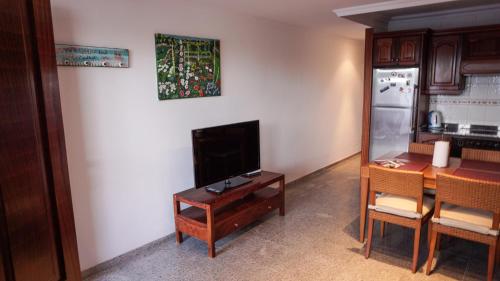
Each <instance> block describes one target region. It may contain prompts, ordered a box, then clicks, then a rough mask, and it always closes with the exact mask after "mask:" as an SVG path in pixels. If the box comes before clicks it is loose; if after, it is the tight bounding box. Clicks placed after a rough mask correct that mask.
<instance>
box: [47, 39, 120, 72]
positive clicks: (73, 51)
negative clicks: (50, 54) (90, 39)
mask: <svg viewBox="0 0 500 281" xmlns="http://www.w3.org/2000/svg"><path fill="white" fill-rule="evenodd" d="M56 60H57V65H59V66H89V67H119V68H127V67H128V66H129V63H128V50H127V49H118V48H103V47H89V46H78V45H66V44H56Z"/></svg>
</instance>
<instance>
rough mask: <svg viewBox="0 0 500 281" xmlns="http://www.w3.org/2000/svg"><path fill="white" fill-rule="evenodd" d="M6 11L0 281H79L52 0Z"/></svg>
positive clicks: (0, 45)
mask: <svg viewBox="0 0 500 281" xmlns="http://www.w3.org/2000/svg"><path fill="white" fill-rule="evenodd" d="M0 15H1V20H0V39H1V40H0V49H1V52H0V73H1V75H0V92H1V93H0V135H1V136H2V138H0V183H1V184H0V195H1V196H0V199H1V201H2V202H1V203H2V210H3V221H0V227H1V229H0V235H1V234H2V233H3V234H5V236H6V237H7V239H2V240H8V242H3V243H2V244H1V247H2V248H1V251H2V261H3V263H2V271H3V274H2V278H4V279H0V280H9V281H10V280H16V281H23V280H80V272H79V271H80V269H79V263H78V254H77V250H76V237H75V231H74V222H73V214H72V206H71V196H70V189H69V181H68V171H67V164H66V153H65V150H64V147H65V145H64V137H63V131H62V119H61V118H62V117H61V110H60V102H59V92H58V86H57V84H58V81H57V68H56V65H55V53H54V40H53V34H52V23H51V13H50V3H49V1H47V0H33V1H17V0H5V1H2V2H1V4H0ZM7 258H8V260H6V259H7ZM9 272H10V275H9Z"/></svg>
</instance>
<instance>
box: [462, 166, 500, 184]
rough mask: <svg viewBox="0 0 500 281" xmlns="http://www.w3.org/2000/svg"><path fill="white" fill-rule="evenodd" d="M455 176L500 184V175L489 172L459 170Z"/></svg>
mask: <svg viewBox="0 0 500 281" xmlns="http://www.w3.org/2000/svg"><path fill="white" fill-rule="evenodd" d="M453 175H454V176H457V177H464V178H471V179H476V180H484V181H495V182H500V173H492V172H487V171H480V170H473V169H465V168H458V169H457V170H455V172H454V173H453Z"/></svg>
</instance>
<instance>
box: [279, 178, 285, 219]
mask: <svg viewBox="0 0 500 281" xmlns="http://www.w3.org/2000/svg"><path fill="white" fill-rule="evenodd" d="M279 189H280V196H281V206H280V216H284V215H285V178H284V177H283V179H282V180H280V186H279Z"/></svg>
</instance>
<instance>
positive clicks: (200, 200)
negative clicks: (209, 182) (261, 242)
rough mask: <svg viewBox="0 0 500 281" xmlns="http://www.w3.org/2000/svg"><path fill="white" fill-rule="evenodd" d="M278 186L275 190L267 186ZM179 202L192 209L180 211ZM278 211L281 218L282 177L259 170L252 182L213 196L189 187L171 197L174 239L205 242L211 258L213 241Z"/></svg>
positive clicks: (283, 199)
mask: <svg viewBox="0 0 500 281" xmlns="http://www.w3.org/2000/svg"><path fill="white" fill-rule="evenodd" d="M274 183H279V186H278V187H270V186H269V185H271V184H274ZM181 202H182V203H185V204H188V205H191V206H192V207H189V208H186V209H183V210H181V206H180V205H181ZM276 209H279V215H280V216H284V215H285V176H284V175H283V174H277V173H271V172H265V171H263V172H262V173H261V174H260V175H259V176H256V177H254V178H252V181H251V182H249V183H246V184H243V185H241V186H239V187H238V188H233V189H229V190H227V191H226V192H224V193H221V194H215V193H212V192H207V191H205V189H203V188H198V189H196V188H191V189H188V190H185V191H182V192H179V193H176V194H174V217H175V237H176V240H177V243H182V241H183V237H182V235H183V234H187V235H190V236H192V237H196V238H198V239H200V240H202V241H205V242H207V245H208V256H209V257H212V258H213V257H215V241H217V240H219V239H221V238H223V237H225V236H227V235H229V234H230V233H232V232H234V231H236V230H238V229H241V228H243V227H245V226H247V225H249V224H250V223H252V222H254V221H255V220H257V219H258V218H260V217H262V216H264V215H266V214H268V213H269V212H272V211H273V210H276Z"/></svg>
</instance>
